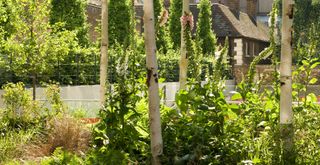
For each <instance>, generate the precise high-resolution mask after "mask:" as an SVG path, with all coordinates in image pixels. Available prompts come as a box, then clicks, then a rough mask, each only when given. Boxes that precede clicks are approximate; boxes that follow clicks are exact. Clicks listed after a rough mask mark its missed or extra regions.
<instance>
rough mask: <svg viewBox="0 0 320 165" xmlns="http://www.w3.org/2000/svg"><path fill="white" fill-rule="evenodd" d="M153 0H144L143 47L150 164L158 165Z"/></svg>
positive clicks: (158, 128)
mask: <svg viewBox="0 0 320 165" xmlns="http://www.w3.org/2000/svg"><path fill="white" fill-rule="evenodd" d="M154 26H155V22H154V9H153V0H145V1H144V27H145V28H144V29H145V32H144V34H145V48H146V56H147V71H148V72H147V85H148V97H149V121H150V136H151V152H152V164H154V165H159V164H161V163H160V158H159V156H160V155H161V154H162V145H163V144H162V135H161V120H160V110H159V108H160V97H159V84H158V64H157V57H156V38H155V27H154Z"/></svg>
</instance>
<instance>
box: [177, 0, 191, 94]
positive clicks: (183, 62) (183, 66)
mask: <svg viewBox="0 0 320 165" xmlns="http://www.w3.org/2000/svg"><path fill="white" fill-rule="evenodd" d="M189 4H190V0H183V9H182V16H183V15H184V14H185V13H190V9H189ZM184 30H185V27H183V26H181V55H180V74H179V82H180V89H185V86H186V83H187V78H188V77H187V74H188V56H187V48H186V41H185V38H184Z"/></svg>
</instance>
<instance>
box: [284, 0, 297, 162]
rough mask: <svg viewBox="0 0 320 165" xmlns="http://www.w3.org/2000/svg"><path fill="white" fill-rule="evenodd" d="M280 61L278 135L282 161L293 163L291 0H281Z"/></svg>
mask: <svg viewBox="0 0 320 165" xmlns="http://www.w3.org/2000/svg"><path fill="white" fill-rule="evenodd" d="M282 5H283V6H282V28H281V34H282V38H281V63H280V81H281V88H280V89H281V93H280V135H281V140H282V143H283V155H282V161H283V163H284V164H295V156H294V155H295V154H294V142H293V135H294V130H293V125H292V120H293V111H292V73H291V72H292V69H291V67H292V43H293V41H292V34H293V28H292V24H293V11H294V1H293V0H282Z"/></svg>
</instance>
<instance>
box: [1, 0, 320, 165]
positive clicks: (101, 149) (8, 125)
mask: <svg viewBox="0 0 320 165" xmlns="http://www.w3.org/2000/svg"><path fill="white" fill-rule="evenodd" d="M90 2H91V1H90ZM90 2H88V1H86V0H63V1H60V0H0V77H1V78H0V85H1V91H0V93H1V99H0V164H4V165H16V164H17V165H19V164H27V165H29V164H30V165H33V164H41V165H42V164H43V165H66V164H70V165H78V164H80V165H81V164H83V165H85V164H86V165H87V164H88V165H91V164H92V165H122V164H124V165H127V164H130V165H135V164H153V165H160V164H164V165H171V164H173V165H198V164H201V165H202V164H203V165H207V164H210V165H215V164H223V165H224V164H244V165H251V164H318V163H319V162H320V119H318V118H319V117H320V104H319V102H320V100H319V98H320V97H319V96H320V93H319V92H317V90H311V89H314V88H315V89H317V88H319V85H320V83H319V82H318V78H319V67H320V60H319V57H320V56H319V55H320V54H319V52H320V51H319V50H320V32H319V28H320V19H319V18H320V12H319V11H320V1H319V0H312V1H311V0H296V1H293V0H282V1H280V0H274V1H273V5H272V10H271V11H270V13H269V23H268V26H269V28H268V29H269V31H268V36H269V41H268V42H269V44H268V46H267V47H265V48H264V49H263V50H262V51H261V52H259V53H258V54H257V55H255V56H254V57H253V59H252V60H251V61H250V63H249V64H248V65H247V66H246V67H247V71H246V72H243V73H242V74H241V76H242V78H241V79H240V80H237V84H235V90H234V91H231V92H229V93H226V92H225V91H226V88H227V87H226V83H225V82H226V81H227V80H230V79H234V78H235V71H234V66H235V64H234V63H235V62H234V61H235V57H234V56H233V53H232V52H231V50H232V48H233V47H234V46H235V45H234V44H233V43H232V42H230V41H231V40H232V39H233V38H232V37H229V36H226V37H225V38H224V39H223V41H221V40H219V37H220V36H217V35H216V33H215V31H214V30H213V29H212V27H213V26H212V21H213V20H212V19H214V18H216V17H214V18H212V17H211V15H212V12H215V10H211V9H212V5H213V3H211V1H210V0H200V1H199V3H198V4H197V9H198V10H199V14H198V15H197V21H196V23H195V20H194V19H195V18H194V16H193V13H192V12H191V11H190V8H189V6H190V1H189V0H170V6H169V7H168V6H166V3H165V2H166V1H164V0H144V2H143V5H142V6H143V12H144V20H143V27H144V28H143V31H138V30H137V26H138V25H139V24H141V22H139V21H141V19H136V18H137V8H136V6H137V4H136V3H138V1H134V0H101V1H99V3H100V5H101V7H100V8H99V9H100V10H101V12H100V11H99V12H100V15H101V18H100V17H99V18H100V20H98V25H97V26H96V27H92V26H93V25H92V24H90V23H88V20H87V19H88V18H89V16H88V14H87V9H88V6H89V5H90ZM307 18H308V19H307ZM92 29H94V30H93V31H92ZM92 34H98V36H99V37H97V39H95V40H93V39H92V37H91V35H92ZM230 43H231V44H230ZM266 59H267V60H269V61H270V64H268V65H269V67H270V68H272V69H271V70H272V71H271V72H269V73H268V74H265V75H263V74H262V75H260V74H259V75H258V74H257V66H258V65H260V64H261V63H263V61H265V60H266ZM166 82H179V90H178V92H177V93H176V94H175V100H174V104H173V105H170V106H169V105H168V104H165V98H166V97H165V94H166V93H165V92H164V91H165V90H164V89H162V88H159V83H166ZM94 84H99V85H100V86H99V87H100V88H99V89H100V91H99V100H98V102H99V111H98V113H97V114H95V116H94V117H93V118H91V117H89V116H88V115H87V114H88V112H89V111H92V110H91V109H76V110H74V109H72V107H70V106H69V105H68V104H66V102H65V100H63V98H62V96H61V94H62V91H61V86H66V85H73V86H74V85H94ZM38 87H41V88H43V89H44V94H45V96H44V97H45V98H44V99H38V98H39V96H38V93H37V90H36V89H37V88H38Z"/></svg>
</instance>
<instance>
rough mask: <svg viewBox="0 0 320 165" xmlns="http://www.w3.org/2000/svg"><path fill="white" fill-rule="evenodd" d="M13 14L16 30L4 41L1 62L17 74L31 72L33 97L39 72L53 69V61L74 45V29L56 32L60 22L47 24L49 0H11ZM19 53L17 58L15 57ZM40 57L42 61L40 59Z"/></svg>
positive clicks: (49, 71) (28, 73)
mask: <svg viewBox="0 0 320 165" xmlns="http://www.w3.org/2000/svg"><path fill="white" fill-rule="evenodd" d="M12 4H13V6H14V12H13V13H12V17H14V18H16V19H15V20H14V22H13V25H14V27H15V28H16V31H15V32H14V33H12V34H11V36H10V38H8V39H7V40H6V41H5V44H4V50H5V51H6V52H7V53H6V55H5V56H4V57H1V58H2V60H4V63H3V64H2V65H4V66H10V68H9V69H10V71H12V72H13V73H15V74H16V75H19V76H31V77H32V87H33V99H34V100H35V98H36V94H35V92H36V90H35V88H36V84H37V77H38V75H41V74H44V73H47V74H50V73H52V71H53V68H54V65H52V63H56V62H57V61H59V60H62V59H63V58H64V57H65V56H66V55H68V53H69V52H70V50H71V49H72V48H75V47H77V46H78V45H77V42H76V40H75V37H76V35H75V32H71V31H63V32H58V28H59V25H56V26H50V24H49V21H48V19H47V18H48V14H49V13H48V9H49V5H50V4H49V0H43V1H25V0H18V1H12ZM16 57H19V58H16ZM39 61H41V62H39Z"/></svg>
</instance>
